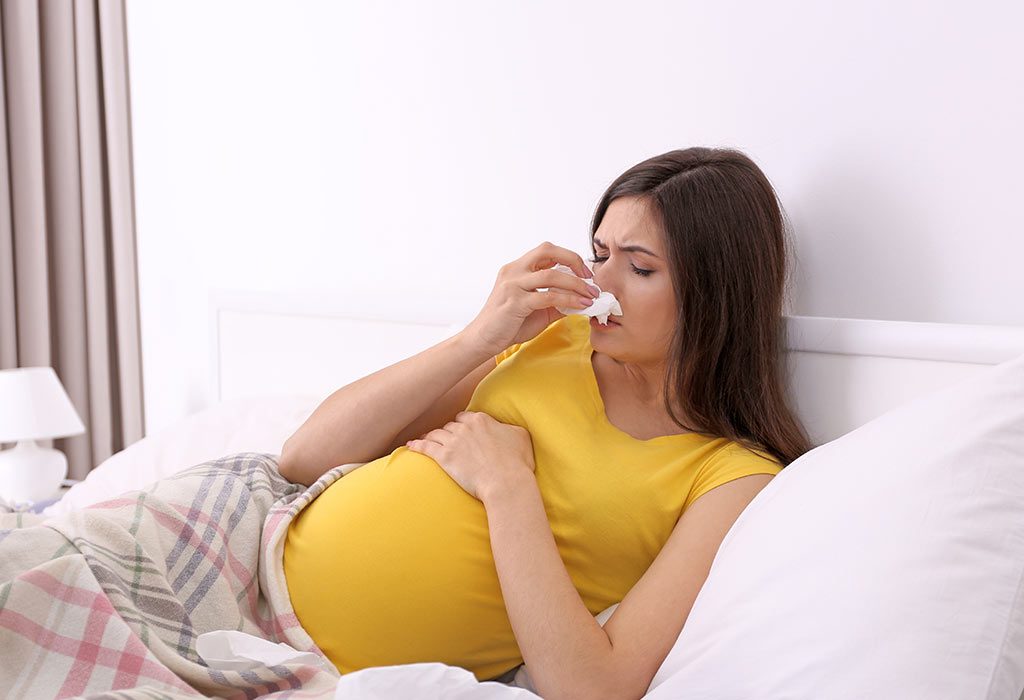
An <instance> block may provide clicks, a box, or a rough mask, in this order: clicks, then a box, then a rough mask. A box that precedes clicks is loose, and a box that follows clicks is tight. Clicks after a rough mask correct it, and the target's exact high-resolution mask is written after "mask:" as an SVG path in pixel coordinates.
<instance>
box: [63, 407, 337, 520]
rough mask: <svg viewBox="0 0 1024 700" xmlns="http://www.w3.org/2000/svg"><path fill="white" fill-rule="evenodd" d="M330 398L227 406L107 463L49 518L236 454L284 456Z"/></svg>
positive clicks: (159, 434)
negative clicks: (286, 444)
mask: <svg viewBox="0 0 1024 700" xmlns="http://www.w3.org/2000/svg"><path fill="white" fill-rule="evenodd" d="M323 400H324V397H316V396H300V395H286V396H261V397H255V398H244V399H232V400H230V401H222V402H220V403H216V404H214V405H213V406H210V407H208V408H205V409H203V410H201V411H198V412H197V413H193V414H192V415H190V416H186V417H185V418H183V419H182V420H180V421H178V422H177V423H175V424H173V425H171V426H168V427H167V428H165V429H163V430H161V431H159V432H157V433H154V434H153V435H148V436H146V437H144V438H142V439H141V440H139V441H138V442H135V443H132V444H131V445H129V446H128V447H126V448H125V449H123V450H121V451H120V452H117V453H115V454H113V455H111V456H110V457H108V458H107V459H106V460H104V461H103V462H101V463H100V464H99V465H97V467H96V468H95V469H93V470H92V471H91V472H89V474H88V475H87V476H86V478H85V479H84V480H83V481H82V482H81V483H79V484H75V485H74V486H72V487H71V488H70V489H69V490H68V492H67V493H66V494H64V497H63V498H61V499H60V500H59V501H57V502H56V503H54V504H53V505H51V506H48V507H47V508H45V509H44V510H43V514H44V515H47V516H51V515H62V514H64V513H67V512H68V511H70V510H73V509H75V508H82V507H84V506H87V505H92V504H93V503H99V502H100V501H104V500H107V499H108V498H113V497H114V496H117V495H120V494H122V493H125V492H126V491H133V490H136V489H141V488H143V487H145V486H148V485H149V484H151V483H153V482H154V481H156V480H157V479H162V478H163V477H166V476H170V475H172V474H176V473H177V472H179V471H181V470H183V469H187V468H189V467H191V466H194V465H196V464H199V463H200V462H205V461H207V460H210V459H217V458H218V457H223V456H224V455H229V454H234V453H236V452H269V453H272V454H277V455H279V454H280V453H281V448H282V447H283V446H284V442H285V440H287V439H288V438H289V437H290V436H291V434H292V433H294V432H295V431H296V430H297V429H298V427H299V426H300V425H302V423H303V422H304V421H305V420H306V418H308V417H309V416H310V414H311V413H313V411H314V410H315V409H316V407H317V406H319V405H320V403H321V402H322V401H323Z"/></svg>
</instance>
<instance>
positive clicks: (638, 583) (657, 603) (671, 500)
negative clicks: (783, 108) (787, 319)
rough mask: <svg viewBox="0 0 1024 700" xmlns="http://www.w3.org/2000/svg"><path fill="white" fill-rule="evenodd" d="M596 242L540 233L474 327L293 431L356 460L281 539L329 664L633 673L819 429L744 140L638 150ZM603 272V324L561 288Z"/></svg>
mask: <svg viewBox="0 0 1024 700" xmlns="http://www.w3.org/2000/svg"><path fill="white" fill-rule="evenodd" d="M590 245H591V248H592V250H593V254H594V257H593V270H591V269H588V267H587V266H586V264H585V262H584V260H583V259H581V258H580V257H579V256H578V255H576V254H575V253H573V252H572V251H570V250H567V249H565V248H561V247H559V246H556V245H553V244H551V243H547V242H545V243H542V244H541V245H539V246H537V247H536V248H534V249H533V250H530V251H529V252H527V253H526V254H524V255H523V256H522V257H520V258H518V259H517V260H514V261H512V262H510V263H508V264H506V265H503V266H502V267H501V269H500V270H499V272H498V276H497V281H496V282H495V284H494V289H493V290H492V292H491V294H490V296H489V297H488V299H487V301H486V303H485V304H484V306H483V308H482V310H481V311H480V312H479V314H478V315H477V317H476V318H475V319H474V320H473V321H472V322H470V323H469V324H468V325H467V326H466V327H465V329H464V330H462V331H461V332H459V333H458V334H456V335H453V336H452V337H450V338H448V339H446V340H444V341H442V342H441V343H438V344H437V345H434V346H433V347H430V348H428V349H426V350H424V351H423V352H421V353H419V354H417V355H414V356H413V357H410V358H408V359H406V360H403V361H401V362H398V363H396V364H393V365H391V366H389V367H386V368H384V369H382V370H380V371H378V372H375V373H373V374H371V375H369V376H367V377H364V378H362V379H360V380H358V381H356V382H353V383H352V384H349V385H347V386H345V387H342V388H341V389H339V390H338V391H336V392H335V393H333V394H332V395H331V396H330V397H328V398H327V399H326V400H325V401H324V402H323V404H321V405H320V406H319V407H318V408H317V409H316V411H315V412H314V413H313V414H312V415H311V416H310V417H309V419H308V420H307V421H306V422H305V423H304V424H303V425H302V426H301V427H300V428H299V429H298V430H297V431H296V432H295V434H294V435H292V436H291V437H290V438H289V439H288V441H287V443H286V444H285V446H284V449H283V451H282V452H283V454H282V455H281V459H280V470H281V473H282V475H284V476H285V477H286V478H288V479H290V480H292V481H295V482H299V483H303V484H311V483H312V482H313V481H315V480H316V479H317V478H318V477H320V476H321V475H322V474H323V473H324V472H326V471H327V470H328V469H330V468H332V467H334V466H337V465H339V464H346V463H351V462H368V463H367V464H365V465H363V466H362V467H359V468H358V469H356V470H355V471H352V472H350V473H348V474H347V475H345V476H344V477H342V478H340V479H338V480H337V481H335V482H334V483H333V484H331V486H330V487H328V488H327V489H326V490H325V491H324V492H323V493H322V494H321V495H320V496H319V497H318V498H317V499H316V500H314V501H313V502H312V503H311V504H310V505H309V506H308V507H307V508H306V509H305V510H304V511H303V512H302V513H300V515H299V516H298V518H297V519H296V520H295V521H294V523H293V524H292V527H291V528H290V530H289V533H288V538H287V542H286V546H285V552H284V568H285V575H286V579H287V583H288V590H289V594H290V596H291V600H292V604H293V606H294V608H295V612H296V615H297V616H298V618H299V621H300V622H301V623H302V625H303V627H304V628H305V629H306V630H307V631H308V632H309V634H310V636H311V637H312V638H313V640H314V641H315V642H316V643H317V645H318V646H319V647H320V649H321V650H322V651H323V652H324V653H325V654H326V655H327V656H328V657H329V658H330V660H331V661H332V662H333V663H334V664H335V666H336V667H337V668H338V670H339V671H340V672H342V673H347V672H349V671H354V670H357V669H361V668H366V667H369V666H383V665H391V664H401V663H415V662H425V661H440V662H444V663H447V664H451V665H456V666H461V667H463V668H466V669H469V670H470V671H472V672H473V673H474V674H475V675H476V677H477V678H478V679H480V680H487V679H494V678H497V677H499V676H501V675H502V674H505V673H506V672H508V671H509V670H510V669H514V668H515V667H516V666H518V665H520V664H521V663H523V662H524V660H525V662H526V664H527V668H528V669H529V672H530V677H531V680H532V681H533V683H534V685H535V686H536V688H537V690H538V692H539V693H540V694H541V695H543V696H544V697H566V696H573V697H576V696H580V697H588V698H603V697H608V698H619V697H621V698H639V697H641V696H642V695H643V694H644V693H645V692H646V691H647V688H648V686H649V684H650V682H651V680H652V678H653V677H654V674H655V673H656V671H657V670H658V668H659V666H660V665H661V663H662V662H663V661H664V659H665V657H666V656H667V655H668V652H669V651H670V649H671V648H672V645H673V644H674V643H675V640H676V638H677V637H678V635H679V633H680V630H682V628H683V625H684V623H685V621H686V618H687V616H688V615H689V612H690V609H691V607H692V605H693V602H694V599H695V598H696V596H697V593H698V591H699V590H700V588H701V586H702V584H703V583H704V581H705V579H706V577H707V574H708V571H709V569H710V566H711V562H712V559H713V558H714V556H715V553H716V551H717V549H718V546H719V544H720V543H721V541H722V538H723V537H724V536H725V534H726V532H727V531H728V530H729V528H730V527H731V526H732V524H733V522H734V521H735V520H736V518H737V517H738V516H739V514H740V513H741V511H742V510H743V509H744V508H745V507H746V506H747V504H748V503H749V502H750V501H751V500H752V499H753V498H754V496H756V495H757V493H758V492H759V491H760V490H761V489H762V488H764V487H765V485H767V484H768V482H769V481H770V480H771V478H772V477H773V476H774V475H775V474H777V473H778V472H779V471H780V470H781V469H782V468H783V466H784V465H786V464H789V463H790V462H792V461H793V460H794V459H796V458H797V457H799V456H800V455H801V454H803V453H804V452H806V451H807V450H808V449H810V444H809V442H808V439H807V436H806V434H805V433H804V431H803V429H802V427H801V426H800V424H799V422H798V421H797V420H796V418H795V417H794V415H793V413H792V411H791V410H790V408H789V407H788V406H787V403H786V400H785V394H784V383H783V374H782V366H781V364H780V362H781V350H782V349H783V347H782V345H781V342H782V323H783V311H782V300H783V296H784V291H783V290H784V286H785V285H784V282H785V279H786V229H785V226H784V223H783V216H782V211H781V207H780V206H779V203H778V200H777V197H776V195H775V192H774V191H773V189H772V187H771V185H770V184H769V182H768V180H767V178H766V177H765V176H764V174H763V173H762V172H761V170H760V169H759V168H758V167H757V166H756V165H755V164H754V163H753V162H752V161H751V160H750V159H749V158H748V157H747V156H746V155H744V154H743V153H741V152H739V151H736V150H733V149H712V148H689V149H686V150H678V151H671V152H669V153H665V154H663V155H660V156H656V157H654V158H651V159H648V160H646V161H644V162H641V163H639V164H637V165H635V166H633V167H632V168H630V169H629V170H627V171H626V172H625V173H623V174H622V175H621V176H620V177H618V178H617V179H616V180H615V181H614V182H613V183H612V184H611V186H610V187H609V188H608V190H607V191H606V192H605V193H604V195H603V197H602V198H601V200H600V202H599V204H598V207H597V210H596V212H595V215H594V217H593V221H592V224H591V231H590ZM559 263H561V264H563V265H566V266H568V267H569V268H571V269H572V270H573V272H574V273H575V274H566V273H565V272H562V271H559V270H557V269H551V268H552V266H554V265H556V264H559ZM591 278H592V280H593V282H594V283H596V284H597V285H598V286H599V287H600V288H601V290H602V291H607V292H610V293H612V294H613V295H614V296H615V297H616V298H617V299H618V301H619V304H620V307H621V311H622V313H621V315H615V316H610V317H608V323H607V325H605V324H602V323H600V322H599V321H598V320H596V319H592V318H590V317H588V316H586V315H582V314H563V313H561V312H560V311H558V308H559V307H560V308H562V309H566V308H569V309H583V308H585V307H586V306H587V305H588V304H589V303H591V299H592V298H593V289H592V287H591V285H589V284H588V282H587V280H588V279H591ZM545 288H546V289H547V291H539V290H542V289H545ZM381 455H383V456H381ZM616 603H618V604H619V605H618V607H617V608H616V609H615V610H614V612H613V614H612V616H611V618H610V619H608V620H607V622H606V623H605V625H604V627H603V628H602V627H601V625H599V624H598V622H597V621H596V620H595V619H594V616H595V615H596V614H598V613H600V612H601V611H602V610H605V609H606V608H608V607H610V606H612V605H613V604H616ZM766 604H768V602H767V601H766Z"/></svg>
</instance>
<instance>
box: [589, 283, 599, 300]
mask: <svg viewBox="0 0 1024 700" xmlns="http://www.w3.org/2000/svg"><path fill="white" fill-rule="evenodd" d="M587 289H589V290H590V293H591V294H593V295H594V298H595V299H596V298H597V297H599V296H601V290H599V289H598V288H597V287H595V286H594V285H592V284H588V285H587Z"/></svg>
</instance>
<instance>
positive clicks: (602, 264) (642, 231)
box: [590, 196, 676, 367]
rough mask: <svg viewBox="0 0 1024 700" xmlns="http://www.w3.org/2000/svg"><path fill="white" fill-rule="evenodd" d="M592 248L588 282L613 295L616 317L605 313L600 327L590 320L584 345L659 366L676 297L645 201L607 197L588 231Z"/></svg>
mask: <svg viewBox="0 0 1024 700" xmlns="http://www.w3.org/2000/svg"><path fill="white" fill-rule="evenodd" d="M634 246H635V248H633V247H634ZM640 248H643V249H645V250H646V251H649V252H644V251H642V250H640ZM624 249H630V250H624ZM594 252H595V257H594V282H596V283H597V285H598V286H600V287H601V289H602V290H604V291H607V292H611V293H612V294H614V295H615V298H616V299H618V300H619V305H620V306H621V307H622V316H609V317H608V325H606V326H605V325H601V324H600V323H598V322H597V321H596V320H593V319H591V322H590V329H591V330H590V344H591V345H592V346H593V348H594V350H595V351H597V352H599V353H603V354H605V355H608V356H609V357H612V358H614V359H615V360H617V361H619V362H625V363H632V364H636V365H640V366H651V367H658V366H659V365H662V364H663V363H664V361H665V358H666V357H667V356H668V350H669V344H670V342H671V339H672V332H673V330H674V327H675V318H676V300H675V294H674V293H673V291H672V279H671V277H670V273H669V268H668V265H669V263H668V260H667V259H666V256H665V234H664V231H663V230H662V227H661V222H660V221H659V219H658V217H657V216H656V213H655V211H654V210H653V206H652V204H651V203H650V200H648V199H647V198H645V197H637V196H629V197H619V198H618V199H616V200H615V201H613V202H612V203H611V204H610V205H609V206H608V209H607V210H606V211H605V215H604V218H603V219H602V220H601V225H600V226H599V227H598V229H597V232H596V233H595V234H594ZM613 320H614V321H618V322H619V323H618V324H615V323H613Z"/></svg>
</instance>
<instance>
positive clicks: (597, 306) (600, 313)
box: [551, 263, 622, 325]
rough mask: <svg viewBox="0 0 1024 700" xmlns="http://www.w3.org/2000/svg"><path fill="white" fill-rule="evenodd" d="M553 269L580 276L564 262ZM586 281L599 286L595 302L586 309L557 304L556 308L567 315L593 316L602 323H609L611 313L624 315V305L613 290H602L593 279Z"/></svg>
mask: <svg viewBox="0 0 1024 700" xmlns="http://www.w3.org/2000/svg"><path fill="white" fill-rule="evenodd" d="M551 269H553V270H558V271H559V272H564V273H566V274H569V275H572V276H573V277H579V275H577V274H576V273H575V272H573V271H572V268H571V267H569V266H568V265H563V264H562V263H558V264H557V265H555V266H554V267H553V268H551ZM584 281H585V282H586V283H587V284H592V285H594V286H595V287H597V289H598V291H600V292H601V293H600V294H599V295H598V297H597V298H596V299H594V303H593V304H591V305H590V306H588V307H586V308H585V309H569V308H563V307H561V306H556V307H555V308H556V309H558V310H559V312H561V313H563V314H567V315H568V314H582V315H583V316H593V317H594V318H596V319H597V320H598V321H599V322H600V323H601V324H602V325H608V316H609V315H611V314H615V315H616V316H621V315H622V307H621V306H619V300H618V299H616V298H615V295H614V294H612V293H611V292H605V291H601V287H600V286H598V285H597V284H596V283H595V282H594V280H593V279H585V280H584Z"/></svg>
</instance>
